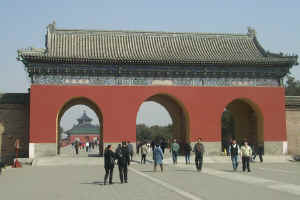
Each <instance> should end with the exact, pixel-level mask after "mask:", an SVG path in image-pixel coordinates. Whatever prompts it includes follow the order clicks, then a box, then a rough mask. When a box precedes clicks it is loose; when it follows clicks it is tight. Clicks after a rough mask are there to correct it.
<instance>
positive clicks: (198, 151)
mask: <svg viewBox="0 0 300 200" xmlns="http://www.w3.org/2000/svg"><path fill="white" fill-rule="evenodd" d="M193 152H195V164H196V168H197V171H198V172H199V171H201V170H202V163H203V154H204V152H205V149H204V145H203V144H202V143H201V138H199V139H198V141H197V143H196V144H195V146H194V149H193Z"/></svg>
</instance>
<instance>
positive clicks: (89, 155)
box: [88, 153, 103, 157]
mask: <svg viewBox="0 0 300 200" xmlns="http://www.w3.org/2000/svg"><path fill="white" fill-rule="evenodd" d="M88 157H103V155H100V154H99V153H90V154H88Z"/></svg>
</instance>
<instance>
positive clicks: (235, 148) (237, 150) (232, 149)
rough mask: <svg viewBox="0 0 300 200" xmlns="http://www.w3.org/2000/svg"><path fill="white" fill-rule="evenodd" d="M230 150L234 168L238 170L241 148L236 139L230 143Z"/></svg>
mask: <svg viewBox="0 0 300 200" xmlns="http://www.w3.org/2000/svg"><path fill="white" fill-rule="evenodd" d="M229 152H230V156H231V161H232V167H233V170H234V171H236V170H237V167H238V165H239V163H238V156H239V153H240V148H239V145H238V144H237V143H236V140H232V144H230V146H229Z"/></svg>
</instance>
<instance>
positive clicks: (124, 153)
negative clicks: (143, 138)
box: [116, 142, 130, 183]
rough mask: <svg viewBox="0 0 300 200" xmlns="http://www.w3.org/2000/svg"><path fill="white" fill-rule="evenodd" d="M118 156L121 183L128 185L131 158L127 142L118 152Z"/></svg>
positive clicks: (123, 143)
mask: <svg viewBox="0 0 300 200" xmlns="http://www.w3.org/2000/svg"><path fill="white" fill-rule="evenodd" d="M116 155H117V159H118V166H119V173H120V181H121V183H123V181H125V183H127V182H128V177H127V173H128V165H130V156H129V151H128V147H127V145H126V142H122V147H121V148H118V149H117V150H116Z"/></svg>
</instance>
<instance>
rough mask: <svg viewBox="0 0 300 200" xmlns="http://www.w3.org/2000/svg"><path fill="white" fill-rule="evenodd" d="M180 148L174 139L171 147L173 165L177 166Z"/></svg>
mask: <svg viewBox="0 0 300 200" xmlns="http://www.w3.org/2000/svg"><path fill="white" fill-rule="evenodd" d="M179 149H180V146H179V144H178V143H177V142H176V140H175V139H174V142H173V143H172V145H171V153H172V158H173V164H177V156H178V153H179Z"/></svg>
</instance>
